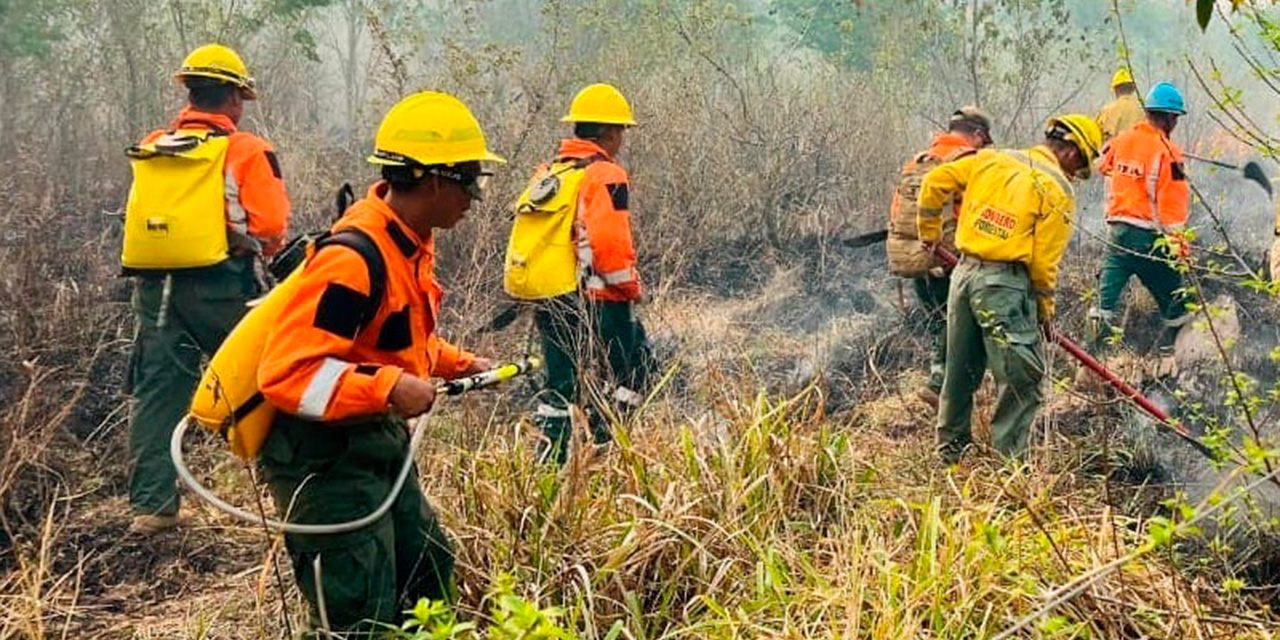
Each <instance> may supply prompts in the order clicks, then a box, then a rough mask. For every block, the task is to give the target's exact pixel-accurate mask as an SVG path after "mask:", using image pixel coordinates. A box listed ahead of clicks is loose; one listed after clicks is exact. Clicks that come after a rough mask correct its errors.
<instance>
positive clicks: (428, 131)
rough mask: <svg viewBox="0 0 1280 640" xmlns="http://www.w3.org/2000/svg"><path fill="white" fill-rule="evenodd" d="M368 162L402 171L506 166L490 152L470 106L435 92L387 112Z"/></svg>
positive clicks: (407, 98)
mask: <svg viewBox="0 0 1280 640" xmlns="http://www.w3.org/2000/svg"><path fill="white" fill-rule="evenodd" d="M368 160H369V162H371V163H373V164H377V165H383V166H401V167H403V166H412V165H424V166H427V165H439V164H443V165H451V164H458V163H462V162H506V160H504V159H503V158H502V157H501V156H499V155H497V154H495V153H493V152H492V151H490V150H489V147H488V146H487V144H486V143H485V139H484V132H483V131H481V130H480V123H479V122H477V121H476V118H475V116H473V115H471V110H470V109H468V108H467V105H465V104H463V103H462V101H461V100H458V99H457V98H455V97H453V96H451V95H447V94H444V93H437V92H435V91H423V92H421V93H415V94H413V95H411V96H408V97H406V98H404V99H402V100H401V101H400V102H398V103H396V106H394V107H392V108H391V110H390V111H388V112H387V115H386V117H385V118H383V119H382V124H381V125H380V126H379V127H378V135H377V138H376V139H375V141H374V150H373V154H372V155H370V156H369V158H368Z"/></svg>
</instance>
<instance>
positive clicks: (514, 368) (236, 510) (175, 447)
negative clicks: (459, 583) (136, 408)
mask: <svg viewBox="0 0 1280 640" xmlns="http://www.w3.org/2000/svg"><path fill="white" fill-rule="evenodd" d="M541 366H542V361H541V360H539V359H538V358H535V357H528V358H525V359H523V360H520V361H519V362H513V363H510V364H505V365H502V366H500V367H498V368H496V369H491V370H489V371H485V372H483V373H478V374H476V375H474V376H470V377H467V378H459V379H457V380H450V381H448V382H445V383H443V384H441V385H440V386H439V387H438V388H437V390H436V393H439V394H443V395H447V396H456V395H461V394H463V393H466V392H468V391H474V390H476V389H484V388H487V387H492V386H494V385H497V384H500V383H502V382H506V381H507V380H511V379H512V378H515V377H516V376H520V375H524V374H526V373H529V372H531V371H534V370H535V369H538V368H540V367H541ZM191 422H192V421H191V420H188V419H187V417H186V416H183V418H182V420H180V421H178V424H177V426H176V427H175V428H174V430H173V437H172V438H170V439H169V455H170V457H172V458H173V466H174V467H175V468H176V469H177V471H178V478H180V479H181V480H182V483H183V484H185V485H187V487H188V488H189V489H191V490H192V491H193V492H195V494H196V495H197V496H200V497H201V498H202V499H204V501H205V502H208V503H209V504H211V505H213V506H214V507H217V508H218V510H220V511H222V512H224V513H226V514H228V515H230V516H232V517H235V518H237V519H240V520H243V521H245V522H249V523H252V524H261V525H263V526H265V527H267V528H270V529H275V530H277V531H284V532H286V533H303V534H313V535H315V534H337V533H346V532H349V531H357V530H359V529H363V528H365V527H367V526H369V525H371V524H373V523H375V522H377V521H378V519H379V518H381V517H382V516H384V515H386V513H387V511H390V510H391V505H393V504H395V501H396V498H398V497H399V496H400V490H401V489H403V488H404V483H405V480H406V479H407V478H408V477H409V472H410V471H411V470H412V469H413V452H414V451H417V450H418V445H420V444H421V443H422V436H423V434H424V433H426V429H424V428H423V423H424V422H425V418H423V417H419V418H418V419H416V420H415V421H414V425H413V436H412V437H411V438H410V439H409V447H408V450H407V451H406V452H405V458H404V465H402V466H401V467H400V473H399V475H397V476H396V481H395V483H393V484H392V486H391V491H390V493H388V494H387V497H386V499H384V500H383V501H382V504H380V505H378V508H376V509H374V510H373V511H372V512H370V513H369V515H366V516H364V517H362V518H357V519H355V520H351V521H348V522H336V523H333V524H297V523H293V522H281V521H279V520H272V519H270V518H267V517H265V516H264V515H258V514H254V513H252V512H250V511H246V510H244V509H241V508H240V507H237V506H235V505H233V504H231V503H229V502H227V501H225V500H223V499H222V498H219V497H218V496H217V495H216V494H214V493H213V492H212V491H210V490H209V489H208V488H207V487H205V486H204V485H202V484H200V481H199V480H197V479H196V477H195V475H194V474H192V473H191V470H190V469H189V468H187V463H186V459H185V457H184V456H183V454H182V437H183V436H184V435H186V433H187V427H189V426H190V425H191Z"/></svg>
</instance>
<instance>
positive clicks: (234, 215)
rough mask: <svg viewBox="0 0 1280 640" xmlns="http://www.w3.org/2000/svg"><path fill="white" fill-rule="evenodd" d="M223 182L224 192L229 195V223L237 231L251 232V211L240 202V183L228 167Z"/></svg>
mask: <svg viewBox="0 0 1280 640" xmlns="http://www.w3.org/2000/svg"><path fill="white" fill-rule="evenodd" d="M222 183H223V194H224V195H226V197H227V224H228V225H229V226H230V227H231V228H232V229H233V230H234V231H236V232H239V233H244V234H247V233H249V212H248V211H245V210H244V205H242V204H240V183H238V182H236V177H235V175H233V174H232V173H231V170H230V169H227V175H226V176H224V177H223V179H222Z"/></svg>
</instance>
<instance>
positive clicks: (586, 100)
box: [560, 84, 636, 127]
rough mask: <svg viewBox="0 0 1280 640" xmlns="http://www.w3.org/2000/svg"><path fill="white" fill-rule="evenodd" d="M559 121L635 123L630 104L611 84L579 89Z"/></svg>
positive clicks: (629, 124)
mask: <svg viewBox="0 0 1280 640" xmlns="http://www.w3.org/2000/svg"><path fill="white" fill-rule="evenodd" d="M560 122H592V123H596V124H619V125H622V126H624V127H634V126H635V124H636V120H635V117H634V116H632V115H631V105H629V104H627V99H626V98H624V97H622V92H621V91H618V89H617V88H616V87H614V86H613V85H611V84H593V85H591V86H589V87H587V88H585V89H583V90H582V91H579V92H578V95H576V96H574V98H573V103H572V104H570V105H569V115H567V116H565V117H563V118H560Z"/></svg>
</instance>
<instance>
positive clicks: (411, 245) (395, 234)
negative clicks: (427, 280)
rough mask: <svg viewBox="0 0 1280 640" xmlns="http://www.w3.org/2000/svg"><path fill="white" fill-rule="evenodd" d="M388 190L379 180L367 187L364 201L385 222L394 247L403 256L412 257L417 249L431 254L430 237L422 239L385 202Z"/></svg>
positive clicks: (389, 188)
mask: <svg viewBox="0 0 1280 640" xmlns="http://www.w3.org/2000/svg"><path fill="white" fill-rule="evenodd" d="M390 191H391V185H390V184H388V183H387V182H386V181H385V180H379V181H377V182H375V183H373V186H371V187H369V191H368V193H366V194H365V196H364V202H365V204H366V205H367V206H368V207H369V208H370V209H371V210H373V211H374V212H376V213H377V214H378V217H380V218H382V219H383V220H384V221H385V222H386V229H387V236H389V237H390V238H391V241H392V242H394V243H395V245H396V248H398V249H400V253H402V254H404V257H406V258H412V257H413V256H414V255H416V254H417V253H418V250H419V249H421V250H422V251H423V253H425V254H427V255H428V256H429V255H431V253H432V251H431V248H432V245H431V237H430V236H428V237H427V238H426V239H425V240H424V239H423V238H422V237H420V236H419V235H418V234H417V232H415V231H414V230H413V229H412V228H410V227H409V225H408V224H406V223H405V222H404V221H403V220H401V219H400V214H398V213H396V210H395V209H392V208H391V205H390V204H388V203H387V200H386V198H387V194H388V193H389V192H390Z"/></svg>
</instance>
